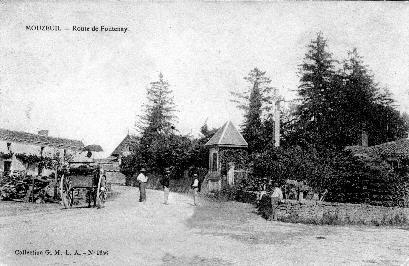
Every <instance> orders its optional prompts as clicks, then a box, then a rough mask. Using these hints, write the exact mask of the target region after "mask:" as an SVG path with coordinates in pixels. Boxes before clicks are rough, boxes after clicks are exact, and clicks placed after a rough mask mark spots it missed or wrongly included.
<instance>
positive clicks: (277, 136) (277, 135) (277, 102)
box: [274, 95, 284, 147]
mask: <svg viewBox="0 0 409 266" xmlns="http://www.w3.org/2000/svg"><path fill="white" fill-rule="evenodd" d="M281 102H284V98H283V97H282V96H281V95H277V99H276V100H275V110H274V147H280V120H281V119H280V117H281Z"/></svg>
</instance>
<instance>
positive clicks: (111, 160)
mask: <svg viewBox="0 0 409 266" xmlns="http://www.w3.org/2000/svg"><path fill="white" fill-rule="evenodd" d="M135 143H136V138H135V137H134V136H131V135H129V134H128V135H126V137H125V138H124V139H123V140H122V141H121V143H119V145H118V146H117V147H116V148H115V149H114V151H113V152H112V153H111V155H110V156H108V157H107V158H104V159H95V161H96V162H97V163H98V164H99V165H100V166H101V168H102V169H103V170H104V172H105V174H106V177H107V181H108V182H109V183H116V184H122V185H124V184H125V181H126V177H125V175H123V174H122V173H121V172H120V170H121V169H120V166H121V160H122V158H123V157H126V156H128V155H130V154H131V153H132V149H133V147H134V144H135Z"/></svg>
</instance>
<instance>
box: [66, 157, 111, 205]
mask: <svg viewBox="0 0 409 266" xmlns="http://www.w3.org/2000/svg"><path fill="white" fill-rule="evenodd" d="M77 164H78V163H77ZM105 179H106V177H105V175H103V173H102V171H101V169H100V167H99V166H98V165H95V164H92V163H81V164H79V165H77V166H75V163H70V167H69V169H67V170H66V171H64V173H63V174H62V176H61V180H60V195H61V200H62V204H63V205H64V207H65V208H72V207H73V206H74V205H80V204H79V202H80V199H82V200H83V199H84V198H85V200H86V202H87V203H88V207H91V203H93V206H94V207H98V208H100V207H103V205H104V202H105V190H106V188H105V186H106V180H105ZM84 192H85V194H84Z"/></svg>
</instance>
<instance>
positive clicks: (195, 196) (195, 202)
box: [192, 174, 199, 206]
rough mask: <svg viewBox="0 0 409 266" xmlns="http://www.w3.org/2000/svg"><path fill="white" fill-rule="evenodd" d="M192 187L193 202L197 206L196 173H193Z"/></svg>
mask: <svg viewBox="0 0 409 266" xmlns="http://www.w3.org/2000/svg"><path fill="white" fill-rule="evenodd" d="M192 189H193V204H194V205H195V206H197V193H198V190H199V178H198V176H197V174H193V183H192Z"/></svg>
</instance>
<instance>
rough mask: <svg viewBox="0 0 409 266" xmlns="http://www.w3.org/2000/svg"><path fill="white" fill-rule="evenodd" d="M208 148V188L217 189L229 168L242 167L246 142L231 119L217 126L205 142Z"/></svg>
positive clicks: (245, 152)
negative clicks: (219, 126)
mask: <svg viewBox="0 0 409 266" xmlns="http://www.w3.org/2000/svg"><path fill="white" fill-rule="evenodd" d="M205 146H206V147H208V148H209V173H208V177H207V180H208V181H209V183H208V186H209V187H208V189H209V190H219V189H221V186H222V180H223V178H224V177H225V176H226V175H227V172H228V171H229V170H232V171H235V170H237V169H243V168H244V167H245V166H244V159H245V157H246V156H247V147H248V144H247V142H246V140H245V139H244V138H243V136H242V135H241V133H240V132H239V131H238V130H237V128H236V127H235V126H234V125H233V123H232V122H231V121H228V122H226V123H225V124H224V125H223V126H222V127H221V128H219V129H218V130H217V131H216V133H215V134H214V135H213V137H212V138H211V139H210V140H209V141H208V142H207V143H206V144H205Z"/></svg>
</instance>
